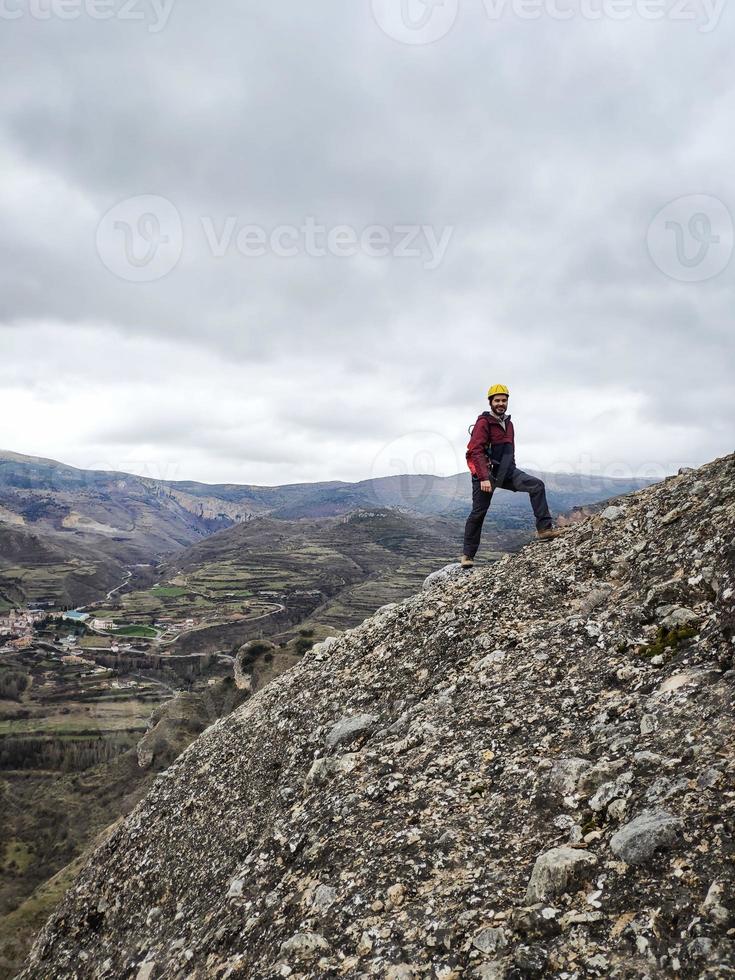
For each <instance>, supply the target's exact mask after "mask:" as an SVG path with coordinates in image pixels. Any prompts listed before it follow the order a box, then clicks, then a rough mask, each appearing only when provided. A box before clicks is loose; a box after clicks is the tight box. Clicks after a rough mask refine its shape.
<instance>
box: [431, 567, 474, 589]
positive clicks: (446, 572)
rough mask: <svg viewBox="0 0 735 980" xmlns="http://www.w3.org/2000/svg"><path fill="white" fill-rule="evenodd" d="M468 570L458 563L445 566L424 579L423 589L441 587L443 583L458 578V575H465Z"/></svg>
mask: <svg viewBox="0 0 735 980" xmlns="http://www.w3.org/2000/svg"><path fill="white" fill-rule="evenodd" d="M465 573H466V569H464V568H462V566H461V565H460V563H459V562H458V561H455V562H452V563H451V565H444V567H443V568H439V569H437V571H435V572H432V573H431V575H427V576H426V578H425V579H424V584H423V585H422V588H423V589H430V588H431V587H432V586H434V585H441V583H442V582H448V581H449V579H452V578H457V576H458V575H464V574H465Z"/></svg>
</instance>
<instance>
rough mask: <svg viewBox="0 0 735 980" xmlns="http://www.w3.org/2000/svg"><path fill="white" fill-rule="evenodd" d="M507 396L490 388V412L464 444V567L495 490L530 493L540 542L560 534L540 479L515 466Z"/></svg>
mask: <svg viewBox="0 0 735 980" xmlns="http://www.w3.org/2000/svg"><path fill="white" fill-rule="evenodd" d="M509 395H510V392H509V391H508V389H507V388H506V387H505V385H493V386H492V387H491V388H490V390H489V391H488V393H487V397H488V401H489V403H490V411H489V412H483V413H482V415H480V416H479V417H478V419H477V422H475V425H474V427H473V429H472V438H471V439H470V441H469V443H468V444H467V453H466V459H467V465H468V467H469V469H470V472H471V473H472V513H471V514H470V516H469V517H468V518H467V523H466V524H465V529H464V553H463V555H462V557H461V559H460V562H461V564H462V566H463V567H464V568H469V567H471V566H472V565H473V564H474V558H475V555H476V553H477V549H478V548H479V547H480V535H481V534H482V524H483V521H484V520H485V514H486V513H487V509H488V507H489V506H490V501H491V500H492V497H493V491H494V490H495V488H496V487H501V488H502V489H503V490H513V491H514V492H516V493H517V492H518V491H520V492H521V493H527V494H530V497H531V506H532V507H533V513H534V517H535V518H536V532H537V535H538V537H539V538H541V540H543V541H547V540H550V539H551V538H556V537H558V535H559V534H561V533H562V532H561V531H559V530H557V529H554V528H553V527H552V523H551V514H550V513H549V505H548V504H547V502H546V487H545V485H544V482H543V480H539V479H538V478H537V477H535V476H531V475H530V474H529V473H524V472H523V470H519V469H518V467H517V466H516V461H515V434H514V432H513V423H512V422H511V420H510V415H507V414H506V409H507V408H508V397H509Z"/></svg>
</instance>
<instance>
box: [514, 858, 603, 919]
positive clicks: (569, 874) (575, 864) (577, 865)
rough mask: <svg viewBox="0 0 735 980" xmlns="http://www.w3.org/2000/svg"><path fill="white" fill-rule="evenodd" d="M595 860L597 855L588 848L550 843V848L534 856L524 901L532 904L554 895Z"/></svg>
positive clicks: (593, 863) (574, 879)
mask: <svg viewBox="0 0 735 980" xmlns="http://www.w3.org/2000/svg"><path fill="white" fill-rule="evenodd" d="M596 864H597V858H596V857H595V855H594V854H590V853H589V851H584V850H581V849H578V848H574V847H552V849H551V850H550V851H546V852H545V853H544V854H540V855H539V856H538V857H537V858H536V863H535V864H534V866H533V871H532V872H531V879H530V881H529V882H528V888H527V889H526V902H528V904H529V905H533V904H534V903H535V902H543V901H545V900H546V899H547V898H552V897H553V896H554V895H561V894H563V893H564V892H566V891H568V889H569V888H570V887H571V886H572V885H573V884H575V883H576V882H578V881H580V880H581V879H582V878H583V877H584V874H585V872H588V871H590V869H592V868H594V867H595V865H596Z"/></svg>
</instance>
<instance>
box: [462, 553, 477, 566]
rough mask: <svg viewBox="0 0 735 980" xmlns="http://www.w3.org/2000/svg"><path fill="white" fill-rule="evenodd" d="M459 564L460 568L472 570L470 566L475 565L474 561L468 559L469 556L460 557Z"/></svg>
mask: <svg viewBox="0 0 735 980" xmlns="http://www.w3.org/2000/svg"><path fill="white" fill-rule="evenodd" d="M459 563H460V565H461V566H462V568H472V566H473V565H474V564H475V559H474V558H470V557H469V555H462V557H461V558H460V559H459Z"/></svg>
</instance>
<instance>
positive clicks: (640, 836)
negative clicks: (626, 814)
mask: <svg viewBox="0 0 735 980" xmlns="http://www.w3.org/2000/svg"><path fill="white" fill-rule="evenodd" d="M681 828H682V822H681V820H680V819H679V818H678V817H675V816H673V815H672V814H671V813H669V812H668V810H661V809H658V810H644V811H643V813H641V814H640V815H639V816H637V817H636V818H635V819H634V820H631V821H630V822H629V823H626V824H625V826H624V827H621V828H620V830H619V831H618V832H617V833H616V834H613V836H612V838H611V840H610V847H611V848H612V852H613V854H614V855H615V856H616V857H618V858H620V860H621V861H625V863H626V864H645V863H646V861H648V860H650V858H651V857H653V854H654V852H655V851H657V850H659V849H661V848H664V847H670V846H671V845H672V844H674V843H676V840H677V839H678V836H679V831H680V830H681Z"/></svg>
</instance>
